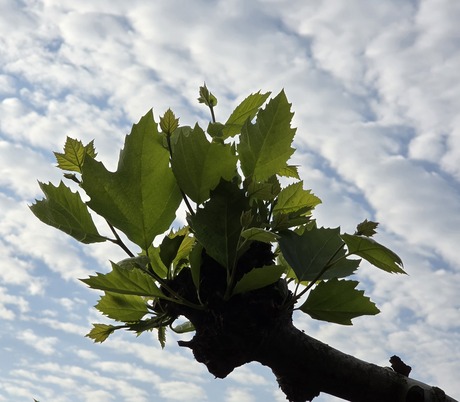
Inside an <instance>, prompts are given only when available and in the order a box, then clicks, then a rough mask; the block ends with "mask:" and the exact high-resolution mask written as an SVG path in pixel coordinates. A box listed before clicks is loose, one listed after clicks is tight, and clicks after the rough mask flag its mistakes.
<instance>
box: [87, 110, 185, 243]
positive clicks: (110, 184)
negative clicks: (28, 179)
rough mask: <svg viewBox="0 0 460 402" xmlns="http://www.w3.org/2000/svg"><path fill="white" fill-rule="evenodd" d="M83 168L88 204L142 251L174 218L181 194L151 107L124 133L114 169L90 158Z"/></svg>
mask: <svg viewBox="0 0 460 402" xmlns="http://www.w3.org/2000/svg"><path fill="white" fill-rule="evenodd" d="M82 172H83V176H82V178H83V182H82V187H83V189H84V190H85V191H86V193H87V194H88V195H89V196H90V198H91V200H90V201H89V202H88V205H89V207H90V208H91V209H93V210H94V211H95V212H97V213H98V214H100V215H101V216H103V217H104V218H106V219H107V220H108V221H109V222H110V223H111V224H112V225H113V226H115V227H117V228H118V229H120V230H121V231H123V232H124V233H125V234H126V236H127V237H128V238H129V239H130V240H131V241H133V242H134V243H136V244H137V245H139V246H140V247H142V248H143V249H144V250H145V249H147V248H148V247H149V245H150V244H151V243H152V241H153V239H154V238H155V236H156V235H158V234H160V233H163V232H164V231H166V230H167V229H168V228H169V225H170V224H171V223H172V222H173V220H174V218H175V212H176V210H177V208H178V207H179V204H180V202H181V194H180V191H179V188H178V186H177V183H176V180H175V178H174V175H173V173H172V171H171V169H170V167H169V152H168V150H167V149H165V148H164V147H163V140H162V137H161V136H160V135H159V134H158V129H157V124H156V123H155V121H154V119H153V114H152V111H149V112H148V113H147V114H146V115H145V116H144V117H142V118H141V120H140V121H139V123H138V124H135V125H133V128H132V131H131V134H129V135H128V136H126V140H125V147H124V149H123V150H122V152H121V153H120V158H119V162H118V168H117V171H116V172H114V173H112V172H109V171H108V170H107V169H106V168H105V167H104V165H103V164H102V163H101V162H97V161H95V160H94V159H92V158H87V159H86V160H85V163H84V165H83V169H82Z"/></svg>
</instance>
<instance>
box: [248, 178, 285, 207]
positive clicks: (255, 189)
mask: <svg viewBox="0 0 460 402" xmlns="http://www.w3.org/2000/svg"><path fill="white" fill-rule="evenodd" d="M280 191H281V185H280V182H279V180H278V178H277V177H276V176H271V177H270V178H269V179H268V180H267V181H264V182H257V181H250V183H249V185H248V196H249V197H250V199H251V200H254V199H257V200H264V201H271V200H273V199H274V198H275V197H276V196H277V195H278V194H279V193H280Z"/></svg>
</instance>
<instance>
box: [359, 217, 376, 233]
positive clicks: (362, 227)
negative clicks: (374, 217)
mask: <svg viewBox="0 0 460 402" xmlns="http://www.w3.org/2000/svg"><path fill="white" fill-rule="evenodd" d="M378 225H379V224H378V223H377V222H372V221H368V220H367V219H365V220H364V221H363V222H361V223H360V224H359V225H358V226H356V233H355V235H358V236H367V237H372V236H373V235H375V234H376V233H377V232H376V231H375V229H377V226H378Z"/></svg>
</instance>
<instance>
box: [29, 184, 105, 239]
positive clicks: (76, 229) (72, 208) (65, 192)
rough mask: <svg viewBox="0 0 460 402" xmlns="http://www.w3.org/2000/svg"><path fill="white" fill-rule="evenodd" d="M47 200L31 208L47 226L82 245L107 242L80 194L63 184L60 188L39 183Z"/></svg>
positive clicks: (36, 203)
mask: <svg viewBox="0 0 460 402" xmlns="http://www.w3.org/2000/svg"><path fill="white" fill-rule="evenodd" d="M39 185H40V188H41V189H42V191H43V193H44V194H45V197H46V198H45V199H43V200H40V201H36V202H35V204H33V205H31V206H30V209H31V210H32V212H33V213H34V215H35V216H36V217H37V218H38V219H40V220H41V221H42V222H44V223H46V224H47V225H50V226H53V227H55V228H57V229H59V230H62V231H63V232H65V233H67V234H69V235H70V236H72V237H74V238H75V239H77V240H78V241H80V242H82V243H97V242H103V241H105V240H107V239H106V238H105V237H103V236H101V235H100V234H99V232H98V231H97V229H96V226H95V225H94V222H93V219H92V218H91V215H90V213H89V212H88V207H87V206H86V205H85V204H84V202H83V201H82V199H81V197H80V194H78V192H76V193H74V192H72V191H71V190H70V188H68V187H67V186H66V185H65V184H64V183H63V182H60V184H59V186H58V187H55V186H54V185H53V184H51V183H49V184H45V183H39Z"/></svg>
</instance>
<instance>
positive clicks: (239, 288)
mask: <svg viewBox="0 0 460 402" xmlns="http://www.w3.org/2000/svg"><path fill="white" fill-rule="evenodd" d="M284 270H285V268H284V267H283V266H281V265H266V266H263V267H261V268H255V269H252V270H251V271H249V272H248V273H247V274H244V275H243V277H242V278H241V279H240V280H239V281H238V282H237V283H236V285H235V288H234V289H233V294H238V293H245V292H249V291H251V290H256V289H261V288H264V287H265V286H268V285H271V284H273V283H275V282H276V281H277V280H278V279H279V278H280V277H281V275H282V274H283V273H284Z"/></svg>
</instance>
